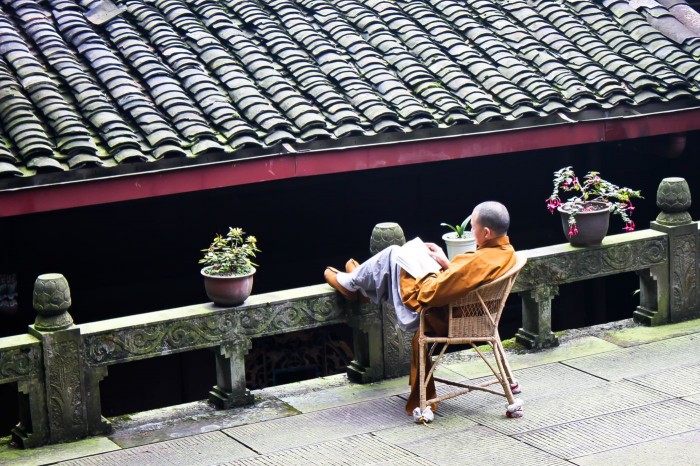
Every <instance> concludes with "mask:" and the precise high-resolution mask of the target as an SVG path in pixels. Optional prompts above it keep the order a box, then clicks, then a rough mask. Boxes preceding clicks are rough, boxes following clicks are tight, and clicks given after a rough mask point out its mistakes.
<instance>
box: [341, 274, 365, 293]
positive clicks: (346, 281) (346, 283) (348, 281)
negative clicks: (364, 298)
mask: <svg viewBox="0 0 700 466" xmlns="http://www.w3.org/2000/svg"><path fill="white" fill-rule="evenodd" d="M335 278H336V280H338V283H340V285H341V286H342V287H343V288H345V289H346V290H348V291H357V290H359V289H360V288H359V287H358V286H355V285H354V284H353V282H352V278H351V277H350V274H349V273H346V272H338V273H337V274H336V275H335Z"/></svg>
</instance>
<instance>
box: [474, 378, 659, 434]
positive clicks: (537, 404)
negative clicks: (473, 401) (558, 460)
mask: <svg viewBox="0 0 700 466" xmlns="http://www.w3.org/2000/svg"><path fill="white" fill-rule="evenodd" d="M669 398H670V396H669V395H664V394H663V393H659V392H657V391H655V390H652V389H650V388H646V387H642V386H640V385H637V384H634V383H632V382H629V381H620V382H614V383H607V384H605V385H598V386H594V387H586V386H583V387H572V389H571V390H569V391H562V392H560V393H556V394H554V395H551V396H547V397H542V398H536V399H533V400H528V399H527V397H524V396H522V395H521V399H522V400H523V402H524V404H523V411H524V416H523V417H522V418H519V419H510V418H508V417H506V415H505V413H506V409H505V406H506V400H505V399H504V400H503V401H501V404H497V405H495V406H494V407H488V408H483V407H482V408H476V409H474V408H467V410H466V411H465V412H464V415H465V416H466V417H468V418H469V419H471V420H472V421H475V422H477V423H479V424H482V425H485V426H488V427H491V428H492V429H495V430H497V431H499V432H502V433H504V434H516V433H522V432H527V431H531V430H536V429H542V428H545V427H551V426H556V425H558V424H564V423H567V422H573V421H576V420H579V419H584V418H587V417H592V416H599V415H602V414H608V413H612V412H615V411H622V410H634V409H637V408H639V407H640V406H644V405H649V404H652V403H658V402H660V401H663V400H667V399H669Z"/></svg>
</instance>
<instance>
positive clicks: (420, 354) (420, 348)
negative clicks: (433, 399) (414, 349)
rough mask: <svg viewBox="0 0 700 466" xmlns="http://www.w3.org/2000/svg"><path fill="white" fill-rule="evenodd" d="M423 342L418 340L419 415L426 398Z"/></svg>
mask: <svg viewBox="0 0 700 466" xmlns="http://www.w3.org/2000/svg"><path fill="white" fill-rule="evenodd" d="M426 369H427V368H426V367H425V341H423V339H422V338H418V388H419V392H418V393H419V394H420V411H421V413H422V412H423V411H424V410H425V405H426V403H425V396H426V388H427V387H426V380H425V373H426Z"/></svg>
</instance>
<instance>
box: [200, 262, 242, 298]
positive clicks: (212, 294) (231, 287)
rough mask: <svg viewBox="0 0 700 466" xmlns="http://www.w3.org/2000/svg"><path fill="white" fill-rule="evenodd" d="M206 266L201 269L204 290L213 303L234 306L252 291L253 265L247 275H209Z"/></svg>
mask: <svg viewBox="0 0 700 466" xmlns="http://www.w3.org/2000/svg"><path fill="white" fill-rule="evenodd" d="M206 269H207V267H204V268H203V269H202V272H201V273H202V276H203V277H204V290H205V291H206V292H207V296H208V297H209V299H211V300H212V301H213V302H214V304H216V305H218V306H236V305H238V304H242V303H243V302H244V301H245V300H246V299H248V296H250V293H251V292H252V291H253V274H255V267H253V271H252V272H250V273H249V274H248V275H234V276H225V275H209V274H208V273H207V272H206Z"/></svg>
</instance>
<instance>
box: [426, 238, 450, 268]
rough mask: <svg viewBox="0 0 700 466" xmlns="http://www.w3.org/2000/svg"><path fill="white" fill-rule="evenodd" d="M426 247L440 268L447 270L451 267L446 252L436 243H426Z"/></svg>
mask: <svg viewBox="0 0 700 466" xmlns="http://www.w3.org/2000/svg"><path fill="white" fill-rule="evenodd" d="M425 245H426V246H427V247H428V254H430V257H432V258H433V259H434V260H435V262H437V263H438V264H440V267H442V268H443V269H446V268H448V267H449V266H450V261H449V259H447V256H446V255H445V252H444V251H443V250H442V248H441V247H440V246H438V245H437V244H435V243H425Z"/></svg>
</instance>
